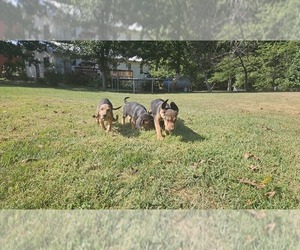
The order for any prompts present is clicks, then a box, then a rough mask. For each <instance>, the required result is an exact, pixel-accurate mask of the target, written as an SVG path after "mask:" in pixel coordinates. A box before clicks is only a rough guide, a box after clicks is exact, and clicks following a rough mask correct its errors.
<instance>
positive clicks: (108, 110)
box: [95, 98, 122, 132]
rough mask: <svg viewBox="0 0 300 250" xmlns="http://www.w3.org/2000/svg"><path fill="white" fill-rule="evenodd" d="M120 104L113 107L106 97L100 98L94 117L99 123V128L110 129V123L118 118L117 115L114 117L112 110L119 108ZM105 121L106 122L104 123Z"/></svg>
mask: <svg viewBox="0 0 300 250" xmlns="http://www.w3.org/2000/svg"><path fill="white" fill-rule="evenodd" d="M121 107H122V106H120V107H118V108H113V105H112V103H111V102H110V101H109V100H108V99H107V98H105V99H102V100H101V101H100V102H99V104H98V107H97V113H96V116H95V117H96V119H97V123H98V124H100V125H101V128H102V129H103V130H105V131H106V132H109V131H111V128H112V123H113V122H115V121H117V120H118V116H116V118H114V115H113V110H117V109H120V108H121ZM105 123H106V124H105Z"/></svg>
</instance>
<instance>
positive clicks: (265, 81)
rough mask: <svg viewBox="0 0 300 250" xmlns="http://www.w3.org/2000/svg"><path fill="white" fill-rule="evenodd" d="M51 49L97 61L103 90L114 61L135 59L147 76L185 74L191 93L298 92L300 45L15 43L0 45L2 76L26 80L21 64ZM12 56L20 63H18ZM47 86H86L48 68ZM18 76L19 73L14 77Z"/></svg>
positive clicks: (237, 43)
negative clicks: (144, 67)
mask: <svg viewBox="0 0 300 250" xmlns="http://www.w3.org/2000/svg"><path fill="white" fill-rule="evenodd" d="M49 47H52V50H53V49H55V52H56V53H58V54H60V55H61V57H62V58H64V60H66V61H71V60H72V59H75V58H82V59H83V60H92V61H95V62H96V63H97V64H98V65H99V68H100V70H101V72H103V76H104V77H103V79H102V81H101V87H102V88H103V89H104V90H105V89H106V88H107V82H108V81H109V72H110V70H111V69H113V68H115V67H116V66H117V64H118V63H120V62H122V61H124V60H126V59H128V58H130V57H133V56H138V57H141V58H143V62H144V63H147V64H149V65H150V72H149V76H152V77H161V78H162V79H164V78H165V77H168V76H173V75H174V74H175V72H179V73H180V74H181V75H185V76H188V77H189V78H190V79H191V80H192V83H193V89H194V90H204V89H205V90H208V91H212V90H218V89H219V90H227V91H232V90H233V89H234V88H235V89H242V90H246V91H274V90H276V91H278V90H280V91H295V90H296V91H297V90H299V89H300V70H299V58H300V52H299V51H300V42H298V41H268V42H266V41H134V42H131V41H73V42H72V41H68V42H60V43H57V42H55V43H54V42H50V41H19V42H17V43H16V42H15V43H11V42H9V41H6V42H5V41H2V42H1V43H0V54H2V55H5V56H6V57H8V58H9V59H10V60H9V61H8V62H7V63H6V64H5V67H4V69H5V70H4V72H3V76H4V77H6V78H8V79H13V78H16V75H19V77H20V78H21V79H24V65H25V62H28V63H32V64H38V63H39V62H38V61H37V60H36V59H35V58H34V51H43V50H46V49H47V48H49ZM16 58H18V60H17V61H16ZM46 69H47V71H46V74H45V75H46V82H48V83H53V82H59V80H60V81H61V82H62V81H65V82H66V83H69V84H76V83H77V82H78V83H79V84H84V83H85V84H86V85H88V84H89V80H88V79H81V78H80V77H78V76H76V75H75V76H74V75H65V76H63V75H61V74H59V73H58V72H55V70H54V69H53V67H51V65H48V67H46ZM16 72H18V74H16Z"/></svg>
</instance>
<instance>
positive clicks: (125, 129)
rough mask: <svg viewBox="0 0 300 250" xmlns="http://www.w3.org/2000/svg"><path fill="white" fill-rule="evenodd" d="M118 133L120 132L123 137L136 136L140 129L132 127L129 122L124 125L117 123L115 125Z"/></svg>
mask: <svg viewBox="0 0 300 250" xmlns="http://www.w3.org/2000/svg"><path fill="white" fill-rule="evenodd" d="M115 127H116V129H117V131H118V133H120V134H121V135H122V136H124V137H128V138H129V137H137V136H139V135H140V131H139V130H138V129H132V128H131V124H130V123H126V124H125V125H122V124H120V123H117V124H116V125H115Z"/></svg>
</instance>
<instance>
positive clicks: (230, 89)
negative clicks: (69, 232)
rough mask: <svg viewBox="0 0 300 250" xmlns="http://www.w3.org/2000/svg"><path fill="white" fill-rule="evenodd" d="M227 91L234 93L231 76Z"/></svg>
mask: <svg viewBox="0 0 300 250" xmlns="http://www.w3.org/2000/svg"><path fill="white" fill-rule="evenodd" d="M227 91H229V92H231V91H232V77H231V76H230V77H229V78H228V85H227Z"/></svg>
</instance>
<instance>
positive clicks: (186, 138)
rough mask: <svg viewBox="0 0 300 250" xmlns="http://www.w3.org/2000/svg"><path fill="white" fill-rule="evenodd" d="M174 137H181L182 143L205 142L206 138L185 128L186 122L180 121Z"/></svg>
mask: <svg viewBox="0 0 300 250" xmlns="http://www.w3.org/2000/svg"><path fill="white" fill-rule="evenodd" d="M173 134H174V135H177V136H180V137H181V139H180V140H181V141H182V142H196V141H203V140H205V138H204V137H203V136H201V135H199V134H198V133H196V132H195V131H193V130H192V129H190V128H189V127H187V126H185V124H184V120H182V119H178V120H177V124H176V129H175V131H174V133H173Z"/></svg>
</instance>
